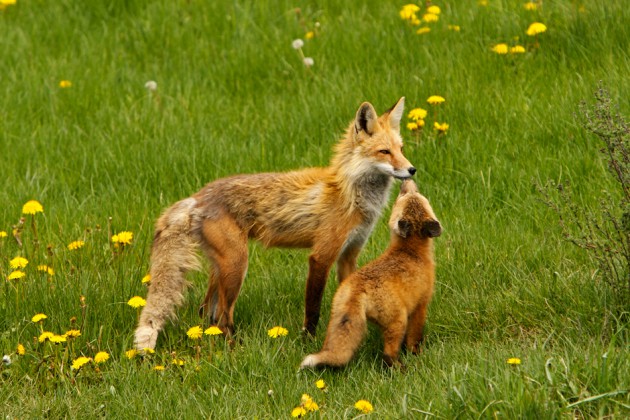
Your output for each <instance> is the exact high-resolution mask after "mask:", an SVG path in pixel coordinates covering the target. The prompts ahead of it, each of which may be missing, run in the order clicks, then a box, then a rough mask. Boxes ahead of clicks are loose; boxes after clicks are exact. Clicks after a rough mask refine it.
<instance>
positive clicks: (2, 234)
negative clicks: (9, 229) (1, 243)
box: [0, 230, 8, 238]
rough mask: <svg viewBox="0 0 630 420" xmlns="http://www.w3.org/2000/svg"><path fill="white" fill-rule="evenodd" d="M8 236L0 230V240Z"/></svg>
mask: <svg viewBox="0 0 630 420" xmlns="http://www.w3.org/2000/svg"><path fill="white" fill-rule="evenodd" d="M7 236H8V234H7V233H6V232H5V231H4V230H0V238H6V237H7Z"/></svg>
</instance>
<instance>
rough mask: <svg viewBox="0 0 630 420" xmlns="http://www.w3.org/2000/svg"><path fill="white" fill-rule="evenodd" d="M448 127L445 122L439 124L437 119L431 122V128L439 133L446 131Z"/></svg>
mask: <svg viewBox="0 0 630 420" xmlns="http://www.w3.org/2000/svg"><path fill="white" fill-rule="evenodd" d="M448 127H449V125H448V124H447V123H442V124H440V123H439V122H437V121H436V122H434V123H433V128H435V129H436V130H437V131H438V132H439V133H440V134H444V133H446V131H448Z"/></svg>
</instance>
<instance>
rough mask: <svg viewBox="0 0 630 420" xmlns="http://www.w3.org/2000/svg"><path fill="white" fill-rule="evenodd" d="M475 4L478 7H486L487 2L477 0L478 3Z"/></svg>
mask: <svg viewBox="0 0 630 420" xmlns="http://www.w3.org/2000/svg"><path fill="white" fill-rule="evenodd" d="M477 4H478V5H479V6H487V5H488V0H479V1H478V2H477Z"/></svg>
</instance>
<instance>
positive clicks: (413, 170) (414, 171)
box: [407, 166, 416, 175]
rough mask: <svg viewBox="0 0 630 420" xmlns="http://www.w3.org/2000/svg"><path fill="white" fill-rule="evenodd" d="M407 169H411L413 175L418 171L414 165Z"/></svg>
mask: <svg viewBox="0 0 630 420" xmlns="http://www.w3.org/2000/svg"><path fill="white" fill-rule="evenodd" d="M407 170H408V171H409V173H410V174H411V175H414V174H415V173H416V168H414V167H413V166H412V167H411V168H409V169H407Z"/></svg>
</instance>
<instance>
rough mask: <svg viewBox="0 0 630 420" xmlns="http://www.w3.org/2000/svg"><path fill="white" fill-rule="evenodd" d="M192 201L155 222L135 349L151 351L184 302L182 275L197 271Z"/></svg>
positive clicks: (173, 207) (166, 212) (170, 211)
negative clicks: (178, 307)
mask: <svg viewBox="0 0 630 420" xmlns="http://www.w3.org/2000/svg"><path fill="white" fill-rule="evenodd" d="M195 204H196V200H195V199H194V198H187V199H185V200H182V201H179V202H177V203H175V204H174V205H173V206H172V207H170V208H169V209H167V210H166V211H165V212H164V214H163V215H162V216H161V217H160V218H159V219H158V221H157V224H156V228H155V237H154V238H153V246H152V249H151V269H150V273H151V283H150V286H149V290H150V293H149V295H148V297H147V304H146V306H145V307H144V308H143V310H142V315H141V316H140V320H139V322H138V328H137V329H136V334H135V342H134V344H135V346H136V348H138V349H145V348H154V347H155V343H156V341H157V337H158V332H159V331H160V330H161V329H162V328H163V327H164V323H165V322H166V320H167V319H168V318H171V317H174V316H175V312H174V309H175V307H176V306H179V305H181V304H182V303H183V301H184V295H183V292H184V290H185V289H186V286H187V284H188V282H187V281H186V278H185V276H186V272H187V271H189V270H195V269H198V268H199V260H198V258H197V248H198V245H199V243H198V241H197V240H196V236H195V235H194V233H193V232H194V231H195V226H194V224H195V221H194V214H193V209H194V206H195Z"/></svg>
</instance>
